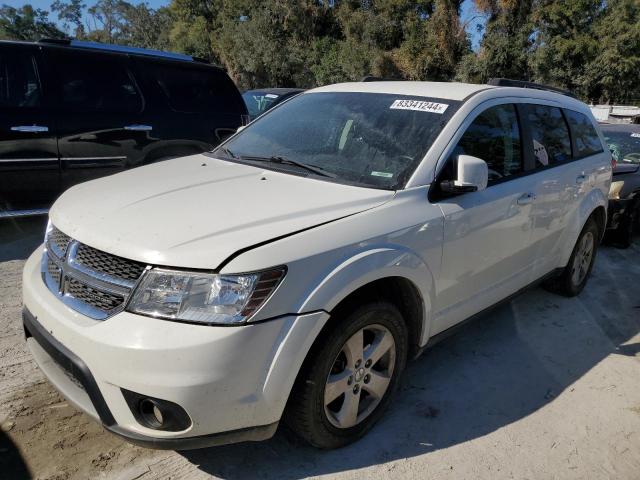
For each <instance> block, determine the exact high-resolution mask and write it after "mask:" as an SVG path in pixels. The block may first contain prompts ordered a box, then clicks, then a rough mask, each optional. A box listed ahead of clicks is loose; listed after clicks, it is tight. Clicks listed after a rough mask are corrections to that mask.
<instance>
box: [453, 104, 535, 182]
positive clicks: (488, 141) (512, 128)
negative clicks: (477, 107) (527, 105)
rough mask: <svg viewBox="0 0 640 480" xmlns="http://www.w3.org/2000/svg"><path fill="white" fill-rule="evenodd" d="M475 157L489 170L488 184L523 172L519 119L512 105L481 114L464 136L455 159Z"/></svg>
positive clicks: (494, 108)
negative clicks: (462, 156)
mask: <svg viewBox="0 0 640 480" xmlns="http://www.w3.org/2000/svg"><path fill="white" fill-rule="evenodd" d="M460 154H465V155H473V156H474V157H478V158H481V159H482V160H484V161H485V162H487V165H488V166H489V180H490V181H496V180H499V179H501V178H503V177H508V176H510V175H513V174H516V173H519V172H522V170H523V162H522V149H521V146H520V128H519V126H518V116H517V113H516V109H515V107H514V106H513V105H498V106H496V107H492V108H489V109H487V110H485V111H484V112H482V113H481V114H480V115H478V117H476V119H475V120H474V121H473V123H472V124H471V125H470V126H469V128H468V129H467V131H466V132H465V133H464V135H463V136H462V138H461V139H460V141H459V142H458V145H457V147H456V149H455V150H454V155H460Z"/></svg>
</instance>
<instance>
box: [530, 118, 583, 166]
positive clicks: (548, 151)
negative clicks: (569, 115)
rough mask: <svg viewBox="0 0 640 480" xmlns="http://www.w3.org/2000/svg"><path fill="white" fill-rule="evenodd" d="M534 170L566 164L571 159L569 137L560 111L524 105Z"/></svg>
mask: <svg viewBox="0 0 640 480" xmlns="http://www.w3.org/2000/svg"><path fill="white" fill-rule="evenodd" d="M525 110H526V116H527V120H528V121H529V126H530V129H531V137H532V140H533V152H534V156H535V161H536V168H543V167H548V166H549V165H554V164H556V163H562V162H567V161H570V160H571V159H572V157H571V137H570V135H569V128H568V127H567V122H566V121H565V119H564V116H563V115H562V111H561V110H560V109H559V108H557V107H549V106H547V105H526V108H525Z"/></svg>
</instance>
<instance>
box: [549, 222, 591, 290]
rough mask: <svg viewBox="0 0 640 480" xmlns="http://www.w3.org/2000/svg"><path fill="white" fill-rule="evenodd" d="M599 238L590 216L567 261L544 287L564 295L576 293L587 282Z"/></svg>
mask: <svg viewBox="0 0 640 480" xmlns="http://www.w3.org/2000/svg"><path fill="white" fill-rule="evenodd" d="M599 239H600V230H599V229H598V225H597V224H596V222H595V220H594V219H593V218H590V219H589V220H587V223H586V225H585V226H584V228H583V229H582V232H580V236H579V237H578V241H577V242H576V245H575V247H574V248H573V252H572V253H571V257H570V258H569V263H568V264H567V266H566V267H565V268H564V270H563V271H562V273H561V274H560V275H559V276H558V277H556V278H553V279H551V280H550V281H548V282H546V284H545V287H546V288H547V289H548V290H550V291H552V292H555V293H559V294H561V295H564V296H566V297H574V296H576V295H578V294H579V293H580V292H581V291H582V289H583V288H584V286H585V285H586V284H587V280H588V279H589V275H590V274H591V269H592V268H593V264H594V261H595V258H596V253H597V251H598V242H599Z"/></svg>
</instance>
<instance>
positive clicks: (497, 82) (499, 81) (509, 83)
mask: <svg viewBox="0 0 640 480" xmlns="http://www.w3.org/2000/svg"><path fill="white" fill-rule="evenodd" d="M487 85H492V86H494V87H518V88H532V89H534V90H546V91H548V92H555V93H559V94H561V95H566V96H567V97H571V98H578V97H576V96H575V95H574V94H573V93H571V92H570V91H568V90H563V89H561V88H556V87H551V86H549V85H543V84H541V83H535V82H525V81H524V80H511V79H510V78H490V79H489V81H488V82H487Z"/></svg>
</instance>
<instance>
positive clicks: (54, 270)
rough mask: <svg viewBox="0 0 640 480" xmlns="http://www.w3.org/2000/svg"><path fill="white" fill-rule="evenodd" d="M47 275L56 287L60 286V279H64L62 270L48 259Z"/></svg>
mask: <svg viewBox="0 0 640 480" xmlns="http://www.w3.org/2000/svg"><path fill="white" fill-rule="evenodd" d="M47 273H48V274H49V276H50V277H51V279H52V280H53V282H54V283H55V284H56V285H59V284H60V278H61V277H62V270H60V268H58V266H57V265H56V264H55V263H53V261H52V260H51V259H50V258H47Z"/></svg>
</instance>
